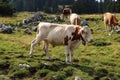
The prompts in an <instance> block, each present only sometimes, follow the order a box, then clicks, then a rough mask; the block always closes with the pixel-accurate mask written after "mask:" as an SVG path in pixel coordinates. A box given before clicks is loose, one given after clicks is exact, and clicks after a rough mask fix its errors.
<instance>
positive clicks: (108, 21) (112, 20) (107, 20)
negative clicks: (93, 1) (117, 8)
mask: <svg viewBox="0 0 120 80" xmlns="http://www.w3.org/2000/svg"><path fill="white" fill-rule="evenodd" d="M104 24H105V30H106V31H107V28H108V27H110V32H111V33H112V32H113V28H114V26H117V28H119V27H120V24H119V23H118V20H117V18H116V16H115V15H114V14H112V13H109V12H107V13H105V14H104Z"/></svg>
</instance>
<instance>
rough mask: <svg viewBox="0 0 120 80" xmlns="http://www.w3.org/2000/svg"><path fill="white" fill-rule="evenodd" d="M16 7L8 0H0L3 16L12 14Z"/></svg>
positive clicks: (0, 10) (0, 12)
mask: <svg viewBox="0 0 120 80" xmlns="http://www.w3.org/2000/svg"><path fill="white" fill-rule="evenodd" d="M14 10H15V9H14V8H12V7H11V6H10V5H9V3H8V1H7V0H0V15H1V16H12V15H13V13H14Z"/></svg>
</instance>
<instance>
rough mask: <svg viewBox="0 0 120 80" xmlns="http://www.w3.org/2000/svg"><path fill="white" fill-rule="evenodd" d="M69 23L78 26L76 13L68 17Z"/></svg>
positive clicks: (78, 18) (78, 21)
mask: <svg viewBox="0 0 120 80" xmlns="http://www.w3.org/2000/svg"><path fill="white" fill-rule="evenodd" d="M70 23H71V24H73V25H80V17H79V15H77V14H76V13H72V14H71V15H70Z"/></svg>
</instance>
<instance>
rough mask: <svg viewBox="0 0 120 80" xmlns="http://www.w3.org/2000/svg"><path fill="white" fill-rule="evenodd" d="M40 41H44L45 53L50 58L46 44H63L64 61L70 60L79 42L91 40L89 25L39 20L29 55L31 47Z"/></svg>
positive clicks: (31, 53)
mask: <svg viewBox="0 0 120 80" xmlns="http://www.w3.org/2000/svg"><path fill="white" fill-rule="evenodd" d="M40 41H44V48H43V50H44V51H45V54H46V55H47V56H48V58H49V59H50V56H49V53H48V45H49V44H51V45H53V46H57V45H64V46H65V48H66V51H65V53H66V63H68V57H69V62H72V57H73V50H74V49H75V48H76V47H78V46H79V43H80V42H82V44H84V45H85V44H86V41H89V42H91V41H93V38H92V35H91V31H90V29H89V27H87V26H86V27H80V26H79V25H67V24H54V23H46V22H41V23H39V25H38V28H37V35H36V38H35V39H34V40H33V41H32V43H31V49H30V57H32V56H33V49H34V46H35V45H36V44H38V43H39V42H40Z"/></svg>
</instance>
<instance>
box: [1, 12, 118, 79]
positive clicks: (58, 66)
mask: <svg viewBox="0 0 120 80" xmlns="http://www.w3.org/2000/svg"><path fill="white" fill-rule="evenodd" d="M33 14H34V13H28V12H22V13H16V14H15V15H14V16H13V17H0V23H6V24H12V25H15V24H17V23H18V22H19V21H21V20H23V19H24V18H25V17H31V16H32V15H33ZM49 15H50V14H49ZM116 15H117V18H118V19H119V20H120V14H116ZM80 17H81V19H82V20H83V19H85V18H90V17H92V18H95V19H98V20H96V21H88V24H89V25H90V28H92V29H93V31H94V33H93V34H92V35H93V38H94V42H92V43H87V45H86V46H83V45H82V44H80V46H79V47H78V48H77V49H75V51H74V64H68V65H67V64H65V62H64V61H65V54H64V51H65V50H64V46H57V47H54V48H53V47H52V46H49V52H50V56H51V57H52V59H53V60H52V61H49V60H47V57H46V56H45V55H44V52H43V50H42V49H43V46H42V43H41V44H40V45H37V46H36V47H35V49H34V57H33V58H30V57H29V50H30V43H31V41H32V40H33V39H34V38H35V35H36V33H35V32H32V35H28V34H24V32H23V29H22V28H21V27H20V28H19V29H20V31H19V32H14V33H12V34H3V33H0V80H74V79H75V78H80V79H81V80H119V79H120V34H119V33H116V32H114V33H113V34H112V35H111V36H108V33H107V32H105V31H104V24H103V21H102V20H101V17H102V14H91V15H90V14H84V15H80ZM63 23H65V22H63ZM24 65H26V66H24ZM78 80H79V79H78Z"/></svg>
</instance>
